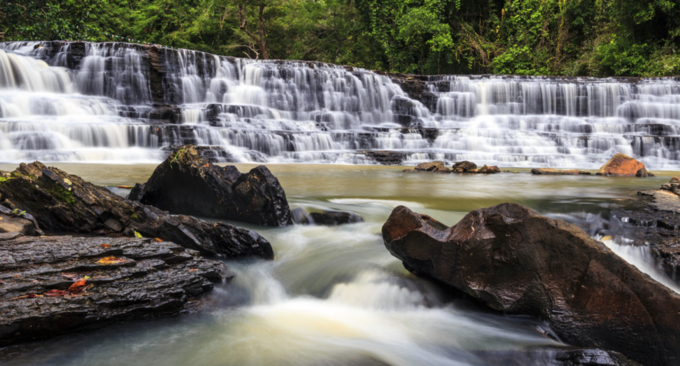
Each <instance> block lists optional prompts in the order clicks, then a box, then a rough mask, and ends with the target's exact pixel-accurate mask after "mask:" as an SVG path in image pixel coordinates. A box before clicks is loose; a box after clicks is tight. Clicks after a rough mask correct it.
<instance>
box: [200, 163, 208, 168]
mask: <svg viewBox="0 0 680 366" xmlns="http://www.w3.org/2000/svg"><path fill="white" fill-rule="evenodd" d="M209 166H210V163H208V164H205V165H203V166H202V167H201V168H207V167H209Z"/></svg>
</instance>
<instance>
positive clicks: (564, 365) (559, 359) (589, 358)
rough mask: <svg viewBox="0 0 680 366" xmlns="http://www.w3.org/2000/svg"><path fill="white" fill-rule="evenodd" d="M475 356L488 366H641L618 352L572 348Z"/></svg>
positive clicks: (489, 353)
mask: <svg viewBox="0 0 680 366" xmlns="http://www.w3.org/2000/svg"><path fill="white" fill-rule="evenodd" d="M475 355H477V357H479V358H480V359H481V360H482V361H483V362H484V364H486V365H545V366H548V365H549V366H639V364H638V363H637V362H634V361H631V360H629V359H628V358H627V357H626V356H624V355H622V354H620V353H618V352H614V351H604V350H599V349H583V348H571V347H569V348H568V347H565V348H533V349H528V350H512V351H477V352H475Z"/></svg>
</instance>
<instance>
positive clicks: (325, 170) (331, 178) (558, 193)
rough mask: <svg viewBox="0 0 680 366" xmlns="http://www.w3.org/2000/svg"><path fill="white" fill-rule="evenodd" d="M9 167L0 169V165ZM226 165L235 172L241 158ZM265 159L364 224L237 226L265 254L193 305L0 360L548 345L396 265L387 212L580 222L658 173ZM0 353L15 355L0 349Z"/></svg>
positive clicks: (484, 350) (322, 357)
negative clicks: (257, 239)
mask: <svg viewBox="0 0 680 366" xmlns="http://www.w3.org/2000/svg"><path fill="white" fill-rule="evenodd" d="M56 165H57V166H58V167H60V168H61V169H64V170H66V171H68V172H70V173H73V174H76V175H80V176H81V177H83V178H84V179H86V180H89V181H92V182H95V183H98V184H106V185H132V184H134V183H137V182H144V181H146V179H147V178H148V177H149V176H150V174H151V173H152V171H153V169H154V168H155V165H120V166H111V165H94V164H56ZM14 167H15V165H0V169H3V170H11V169H13V168H14ZM238 167H239V169H240V170H241V171H242V172H245V171H248V170H249V169H250V168H252V167H253V165H238ZM269 168H270V169H271V170H272V171H273V173H274V174H275V175H276V176H277V177H278V179H279V180H280V182H281V184H282V186H283V187H284V189H285V191H286V194H287V197H288V200H289V202H290V204H291V206H292V207H306V208H307V209H308V210H321V209H337V210H350V211H353V212H356V213H358V214H359V215H361V216H362V217H364V219H365V220H366V222H364V223H359V224H352V225H345V226H339V227H323V226H292V227H286V228H264V227H254V226H248V227H251V228H255V229H256V230H257V231H258V232H259V233H261V234H262V235H263V236H265V237H266V238H267V239H268V240H269V241H270V242H271V243H272V245H273V247H274V250H275V253H276V259H275V260H274V261H271V262H265V261H239V262H230V263H229V266H230V267H231V268H232V270H234V271H235V272H236V273H237V277H236V278H235V279H234V280H233V282H232V283H231V284H229V285H221V286H217V287H216V289H215V291H214V292H213V293H211V294H210V295H209V296H207V297H206V298H205V299H203V300H202V303H203V311H202V312H201V313H200V314H194V315H188V316H182V317H179V318H176V319H169V320H158V321H148V322H136V323H132V324H124V325H120V326H114V327H110V328H106V329H102V330H97V331H92V332H86V333H80V334H76V335H72V336H67V337H62V338H60V339H56V340H52V341H46V342H38V343H35V344H29V345H24V346H18V347H13V348H10V349H6V350H5V351H2V352H0V357H4V358H0V361H3V364H7V365H24V364H31V365H93V364H96V365H144V366H149V365H161V366H172V365H206V366H212V365H291V366H292V365H404V366H407V365H409V366H410V365H487V364H496V363H494V362H493V361H489V358H488V357H489V355H490V354H494V353H495V352H500V353H503V352H508V351H523V350H529V349H534V350H535V349H537V348H539V349H543V348H545V347H555V346H559V345H560V343H559V342H558V341H556V340H555V339H552V338H550V337H548V336H546V334H550V331H549V329H547V328H546V327H545V326H544V325H542V324H540V323H538V322H536V321H533V320H531V319H528V318H511V317H502V316H499V315H497V314H494V313H491V312H488V311H485V310H483V309H480V308H477V307H474V306H472V305H470V304H469V303H467V302H465V301H460V300H458V301H454V302H453V303H450V302H449V301H448V300H450V299H449V298H448V297H447V296H446V294H445V293H443V292H442V291H441V290H440V289H439V287H438V286H436V285H435V284H433V283H431V282H429V281H427V280H423V279H420V278H417V277H415V276H413V275H411V274H409V273H408V272H407V271H406V270H405V269H404V267H403V265H402V264H401V263H400V261H398V260H397V259H396V258H394V257H392V256H391V255H390V254H389V253H388V252H387V250H386V249H385V247H384V245H383V242H382V238H381V236H380V229H381V226H382V224H383V223H384V222H385V220H386V219H387V217H388V216H389V214H390V212H391V211H392V209H393V208H394V207H396V206H397V205H406V206H408V207H410V208H411V209H413V210H415V211H417V212H421V213H426V214H428V215H430V216H432V217H434V218H436V219H438V220H440V221H442V222H443V223H445V224H447V225H453V224H455V223H456V222H457V221H458V220H460V219H461V218H462V217H463V216H464V215H465V214H466V213H467V212H468V211H470V210H472V209H476V208H480V207H487V206H490V205H494V204H498V203H501V202H506V201H512V202H517V203H521V204H525V205H528V206H529V207H532V208H534V209H536V210H538V211H539V212H540V213H542V214H550V215H556V216H561V217H563V218H572V219H574V220H577V219H579V218H584V221H586V222H588V221H593V222H595V220H591V219H590V218H592V217H595V216H597V215H598V212H601V211H603V210H608V209H609V208H611V207H612V206H613V205H616V204H617V202H620V201H621V200H626V199H630V198H631V196H632V195H634V194H635V192H636V191H637V190H639V189H651V188H656V187H658V186H659V185H660V184H661V183H663V182H666V181H667V180H668V178H667V177H657V178H649V179H635V178H607V177H597V176H561V177H555V176H532V175H531V174H529V173H528V172H526V171H521V172H518V173H517V174H512V173H502V174H497V175H491V176H489V175H484V176H478V175H440V174H408V173H403V172H401V171H400V170H399V169H396V168H389V167H378V166H346V165H340V166H338V165H269ZM119 193H121V194H124V192H123V191H119ZM236 224H237V225H240V226H246V225H242V224H238V223H236ZM624 258H626V257H624ZM632 260H637V261H638V262H637V263H634V264H635V265H638V266H641V267H644V268H640V269H641V270H643V271H651V272H655V268H654V267H653V266H651V267H649V266H647V264H648V262H645V258H644V257H642V258H638V257H633V259H632ZM661 276H662V275H661ZM661 280H662V281H665V280H667V279H663V278H662V279H661ZM669 283H670V282H669ZM12 353H14V354H15V356H8V355H10V354H12ZM16 354H20V355H19V356H16ZM3 355H4V356H3ZM517 357H520V356H517ZM516 362H518V364H524V362H526V361H524V362H523V361H521V359H517V360H516Z"/></svg>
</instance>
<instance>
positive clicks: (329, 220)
mask: <svg viewBox="0 0 680 366" xmlns="http://www.w3.org/2000/svg"><path fill="white" fill-rule="evenodd" d="M292 214H293V221H294V222H295V223H296V224H298V225H309V224H312V225H325V226H337V225H344V224H354V223H357V222H364V219H363V218H361V216H359V215H357V214H355V213H354V212H344V211H323V212H312V213H310V214H308V213H307V211H306V210H305V209H304V208H302V207H298V208H296V209H294V210H293V211H292Z"/></svg>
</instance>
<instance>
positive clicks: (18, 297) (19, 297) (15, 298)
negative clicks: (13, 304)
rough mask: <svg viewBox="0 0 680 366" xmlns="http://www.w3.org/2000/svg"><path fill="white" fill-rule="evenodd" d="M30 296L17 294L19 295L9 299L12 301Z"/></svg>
mask: <svg viewBox="0 0 680 366" xmlns="http://www.w3.org/2000/svg"><path fill="white" fill-rule="evenodd" d="M28 296H29V295H23V296H17V297H13V298H11V299H9V300H10V301H12V300H19V299H25V298H27V297H28Z"/></svg>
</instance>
